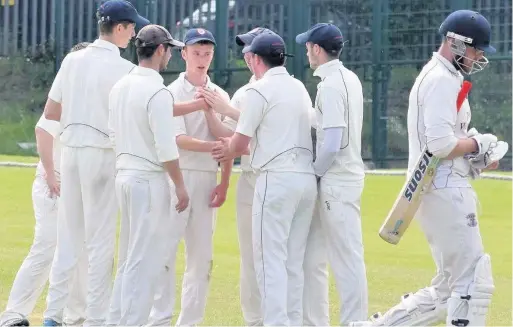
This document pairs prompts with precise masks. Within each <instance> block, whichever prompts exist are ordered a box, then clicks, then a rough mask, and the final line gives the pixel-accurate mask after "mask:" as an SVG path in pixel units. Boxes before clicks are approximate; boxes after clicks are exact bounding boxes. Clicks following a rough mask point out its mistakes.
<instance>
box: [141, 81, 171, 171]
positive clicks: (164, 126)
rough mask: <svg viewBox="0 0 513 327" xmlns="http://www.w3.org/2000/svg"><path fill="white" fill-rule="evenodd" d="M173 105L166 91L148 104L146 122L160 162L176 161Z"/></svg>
mask: <svg viewBox="0 0 513 327" xmlns="http://www.w3.org/2000/svg"><path fill="white" fill-rule="evenodd" d="M173 104H174V101H173V97H172V95H171V93H170V92H169V91H168V90H167V89H162V90H160V91H158V92H157V93H156V94H155V95H154V96H153V97H152V98H151V100H150V102H149V103H148V121H149V123H150V128H151V131H152V132H153V138H154V141H155V149H156V152H157V158H158V160H159V161H160V162H167V161H172V160H176V159H178V147H177V145H176V138H175V135H176V132H175V123H174V121H173V111H172V108H173Z"/></svg>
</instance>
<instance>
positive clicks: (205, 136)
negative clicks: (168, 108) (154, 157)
mask: <svg viewBox="0 0 513 327" xmlns="http://www.w3.org/2000/svg"><path fill="white" fill-rule="evenodd" d="M185 76H186V73H181V74H180V75H179V76H178V78H177V79H176V80H175V81H174V82H173V83H171V84H169V86H168V89H169V90H170V91H171V93H172V94H173V97H174V99H175V102H177V103H178V102H185V101H191V100H194V95H195V94H196V87H195V86H194V85H192V84H191V83H190V82H189V81H188V80H187V79H186V78H185ZM205 86H206V87H208V88H210V89H213V90H215V91H216V92H219V93H220V94H221V95H222V96H223V97H225V98H226V100H227V101H229V100H230V96H229V95H228V93H226V92H225V91H224V90H223V89H221V88H220V87H219V86H217V85H215V84H214V83H212V82H211V81H210V78H209V77H208V76H207V82H206V84H205ZM216 116H217V117H218V118H219V119H220V120H222V116H221V115H219V114H216ZM174 121H175V127H176V136H179V135H187V136H190V137H193V138H196V139H199V140H202V141H216V140H217V139H216V137H214V135H212V133H210V130H209V128H208V124H207V119H206V118H205V113H204V112H203V110H198V111H195V112H192V113H189V114H186V115H183V116H178V117H175V118H174ZM178 153H179V154H180V168H181V169H182V170H199V171H212V172H217V170H218V163H217V161H215V160H214V159H213V158H212V154H211V153H210V152H194V151H188V150H184V149H180V148H178Z"/></svg>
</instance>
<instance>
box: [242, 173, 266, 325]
mask: <svg viewBox="0 0 513 327" xmlns="http://www.w3.org/2000/svg"><path fill="white" fill-rule="evenodd" d="M256 178H257V177H256V174H255V173H254V172H252V171H243V172H242V173H241V174H240V176H239V180H238V182H237V202H236V205H237V232H238V237H239V251H240V303H241V308H242V315H243V317H244V322H245V323H246V325H248V326H260V325H261V324H262V309H261V296H260V291H259V289H258V283H257V279H256V272H255V263H254V259H253V243H252V238H253V235H252V233H253V228H252V224H253V222H252V210H253V209H252V207H253V197H254V195H255V183H256Z"/></svg>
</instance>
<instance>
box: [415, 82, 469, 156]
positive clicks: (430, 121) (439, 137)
mask: <svg viewBox="0 0 513 327" xmlns="http://www.w3.org/2000/svg"><path fill="white" fill-rule="evenodd" d="M459 91H460V89H459V87H458V85H457V84H455V83H454V81H453V80H451V79H449V78H439V79H437V80H436V81H435V80H433V81H430V83H429V84H428V85H427V86H426V88H425V91H424V94H423V95H422V99H423V107H424V113H423V114H424V125H425V137H426V144H427V147H428V150H429V151H430V152H431V153H433V154H434V155H435V156H437V157H439V158H444V157H446V156H448V155H449V154H450V153H451V152H452V150H453V149H454V148H455V147H456V145H457V143H458V138H457V137H456V136H455V135H454V129H455V127H456V120H457V117H458V112H457V108H456V100H457V98H458V92H459Z"/></svg>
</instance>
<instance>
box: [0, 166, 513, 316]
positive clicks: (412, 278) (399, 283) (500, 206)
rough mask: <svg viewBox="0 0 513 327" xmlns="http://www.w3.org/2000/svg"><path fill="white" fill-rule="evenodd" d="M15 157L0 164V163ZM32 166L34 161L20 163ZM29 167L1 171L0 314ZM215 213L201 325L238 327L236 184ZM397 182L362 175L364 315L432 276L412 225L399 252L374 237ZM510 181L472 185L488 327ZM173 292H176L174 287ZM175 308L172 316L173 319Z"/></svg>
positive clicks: (27, 230) (19, 254)
mask: <svg viewBox="0 0 513 327" xmlns="http://www.w3.org/2000/svg"><path fill="white" fill-rule="evenodd" d="M18 159H19V158H13V157H1V156H0V161H18ZM27 161H29V162H30V161H31V162H33V161H34V160H33V159H27ZM33 176H34V169H32V168H4V167H0V181H2V188H1V189H0V226H2V228H1V229H0V258H1V264H0V307H1V309H2V310H3V309H4V307H5V305H6V302H7V298H8V295H9V291H10V287H11V285H12V281H13V278H14V276H15V274H16V271H17V269H18V268H19V266H20V264H21V262H22V260H23V259H24V257H25V255H26V254H27V252H28V250H29V247H30V245H31V242H32V237H33V224H34V219H33V213H32V206H31V198H30V192H31V183H32V179H33ZM236 179H237V175H234V176H233V178H232V183H231V187H230V193H229V196H228V200H227V202H226V203H225V205H224V206H223V207H222V208H221V209H220V211H219V214H218V221H217V228H216V234H215V254H214V268H213V275H212V280H211V281H212V282H211V288H210V295H209V302H208V306H207V312H206V318H205V321H204V322H203V325H242V324H243V321H242V318H241V311H240V307H239V288H238V276H239V252H238V243H237V230H236V222H235V197H234V194H235V185H236ZM402 181H403V177H391V176H368V177H367V179H366V185H365V191H364V195H363V199H362V221H363V231H364V244H365V259H366V264H367V274H368V282H369V303H370V307H369V309H370V312H369V313H373V312H375V311H382V312H384V311H385V310H386V309H387V308H388V307H389V306H391V305H393V304H395V303H396V302H397V300H398V299H399V296H400V295H402V294H403V293H406V292H409V291H415V290H417V289H418V288H421V287H424V286H426V285H427V284H428V283H429V282H430V280H431V277H432V275H433V274H434V272H435V267H434V264H433V262H432V260H431V257H430V252H429V249H428V246H427V242H426V240H425V239H424V237H423V236H422V234H421V233H420V231H419V229H418V226H417V224H416V223H415V222H413V224H412V226H411V229H410V230H409V231H408V232H407V234H406V235H405V237H404V239H403V240H402V241H401V243H400V244H399V245H398V246H392V245H389V244H387V243H385V242H384V241H382V240H381V239H380V238H379V237H378V235H377V231H378V229H379V227H380V225H381V223H382V220H383V218H384V217H385V216H386V214H387V212H388V210H389V209H390V206H391V204H392V203H393V201H394V199H395V196H396V194H397V192H398V191H399V189H400V187H401V185H402ZM511 185H512V184H511V182H510V181H495V180H493V181H492V180H479V181H476V182H475V183H474V186H475V189H476V191H477V193H478V195H479V198H480V202H481V212H480V215H479V219H480V225H481V230H482V234H483V242H484V244H485V247H486V249H487V251H488V252H489V253H490V254H491V257H492V264H493V273H494V278H495V285H496V294H495V296H494V298H493V304H492V307H491V310H490V315H489V318H488V325H493V326H506V325H509V326H510V325H511V324H512V321H511V317H512V311H511V310H512V309H511V308H512V303H511V295H512V293H511V292H512V281H511V272H512V271H511V269H512V259H511V255H512V250H511V249H512V243H511V239H512V234H511V231H512V226H511V224H512V219H511V217H512V212H511V208H512V204H511V199H512V187H511ZM183 269H184V267H183V255H179V260H178V266H177V271H178V272H179V273H181V272H182V271H183ZM177 291H178V292H179V291H180V287H177ZM44 296H45V294H43V295H42V297H41V298H40V300H39V302H38V304H37V307H36V309H35V311H34V313H33V315H32V316H31V322H32V324H33V325H39V324H40V323H41V316H42V312H43V310H44V307H45V302H44V299H45V298H44ZM330 296H331V298H330V300H331V322H332V324H334V325H336V324H337V321H338V318H337V317H338V299H337V296H336V291H335V288H334V285H333V283H332V287H331V290H330ZM178 306H179V303H177V311H176V314H178Z"/></svg>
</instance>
